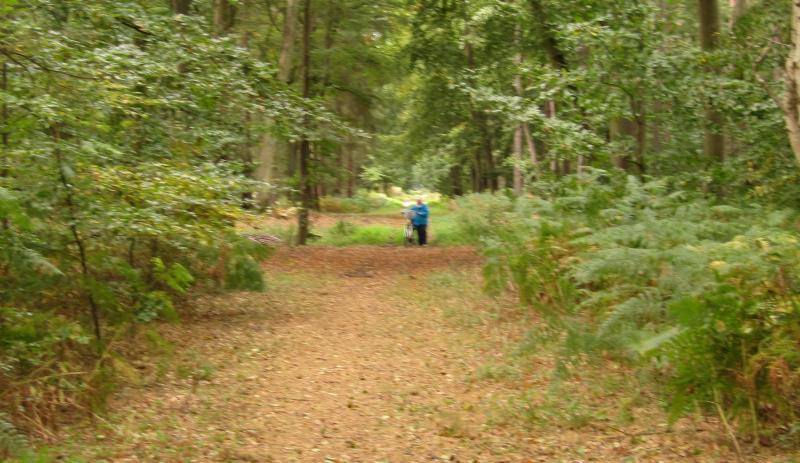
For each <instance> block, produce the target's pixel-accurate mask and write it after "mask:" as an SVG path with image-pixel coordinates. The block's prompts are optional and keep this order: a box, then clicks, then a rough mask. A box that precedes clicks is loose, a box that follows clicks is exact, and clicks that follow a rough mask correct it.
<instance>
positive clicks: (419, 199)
mask: <svg viewBox="0 0 800 463" xmlns="http://www.w3.org/2000/svg"><path fill="white" fill-rule="evenodd" d="M417 204H419V205H422V196H419V197H417Z"/></svg>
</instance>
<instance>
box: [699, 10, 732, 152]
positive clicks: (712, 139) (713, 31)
mask: <svg viewBox="0 0 800 463" xmlns="http://www.w3.org/2000/svg"><path fill="white" fill-rule="evenodd" d="M698 2H699V7H700V8H699V10H700V46H701V47H702V48H703V50H705V51H708V52H711V51H714V50H716V49H717V47H718V46H719V33H720V19H719V3H718V0H698ZM706 124H707V125H708V126H707V127H706V130H705V136H704V141H703V153H704V154H705V156H706V158H708V159H712V160H716V161H722V160H724V159H725V137H724V136H723V134H722V132H721V130H722V115H721V114H719V113H718V112H717V111H714V110H713V109H708V110H707V111H706Z"/></svg>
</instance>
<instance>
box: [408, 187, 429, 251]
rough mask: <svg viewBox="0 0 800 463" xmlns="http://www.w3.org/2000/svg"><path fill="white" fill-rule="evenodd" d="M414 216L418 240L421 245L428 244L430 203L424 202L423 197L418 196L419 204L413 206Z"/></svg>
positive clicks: (413, 222)
mask: <svg viewBox="0 0 800 463" xmlns="http://www.w3.org/2000/svg"><path fill="white" fill-rule="evenodd" d="M411 211H413V212H414V217H413V218H412V219H411V223H412V224H413V225H414V230H416V231H417V242H418V243H419V245H420V246H427V245H428V205H427V204H425V203H423V202H422V198H417V204H416V205H414V206H411Z"/></svg>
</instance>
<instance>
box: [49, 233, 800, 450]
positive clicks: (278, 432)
mask: <svg viewBox="0 0 800 463" xmlns="http://www.w3.org/2000/svg"><path fill="white" fill-rule="evenodd" d="M264 265H265V269H266V271H267V275H268V284H269V289H268V290H267V291H266V292H264V293H236V294H220V295H211V296H205V297H203V298H201V299H200V300H199V301H197V302H196V304H195V305H196V306H195V308H194V309H193V311H192V314H191V315H190V316H187V317H185V318H184V320H183V321H182V323H180V324H165V325H164V326H162V327H160V328H159V332H160V335H158V336H155V335H152V337H153V343H154V344H161V345H163V349H164V351H165V352H167V354H166V355H163V357H165V359H164V360H157V359H156V357H153V358H150V357H143V358H140V359H139V361H138V362H139V363H136V362H134V365H135V366H136V367H137V368H138V369H139V370H141V371H142V372H143V373H140V375H141V377H140V378H139V379H138V380H136V381H134V382H136V383H138V384H137V385H129V386H127V387H124V388H122V389H121V390H120V391H119V392H118V393H116V394H114V395H113V397H112V399H111V403H110V404H109V410H110V412H109V413H108V414H107V415H106V416H105V417H104V418H103V419H102V420H100V421H98V422H96V423H95V424H94V425H84V426H74V427H70V428H66V429H64V430H62V433H61V436H60V437H61V438H62V442H68V443H67V444H63V445H62V446H61V447H60V449H59V450H60V451H62V452H63V453H64V454H72V455H80V456H81V458H83V459H85V461H91V462H100V461H110V462H190V461H192V462H279V463H283V462H287V463H288V462H339V463H344V462H369V463H378V462H398V463H399V462H442V461H448V462H487V463H491V462H509V463H512V462H513V463H516V462H562V461H563V462H581V461H599V462H622V461H629V462H657V461H674V462H686V461H708V462H712V461H713V462H733V461H735V460H736V459H735V455H734V453H733V452H732V450H731V447H730V445H729V443H728V442H727V440H726V439H725V435H724V433H723V432H722V431H721V430H720V428H719V426H718V425H717V424H716V423H715V422H713V420H708V419H702V418H693V419H687V420H683V421H681V422H679V423H678V424H677V425H675V426H673V427H672V428H669V429H668V428H667V427H666V426H665V425H664V423H665V421H666V420H665V418H664V416H663V413H662V412H661V411H660V408H659V407H658V406H655V405H653V403H652V402H653V399H651V398H650V397H649V395H648V394H647V392H646V391H644V390H642V391H641V392H640V393H639V394H631V393H630V391H629V390H628V392H626V393H625V394H622V389H624V388H630V387H635V386H632V385H635V384H636V381H637V380H636V379H635V378H631V377H630V376H631V375H629V374H627V372H625V370H624V369H623V368H622V367H620V366H619V365H617V364H615V363H614V362H613V361H611V360H608V361H607V362H605V363H603V364H602V365H590V364H588V363H586V364H585V365H583V366H582V367H581V368H579V369H577V370H575V371H573V374H572V375H571V376H569V377H568V378H566V379H563V380H561V381H558V383H559V384H555V383H554V381H555V380H554V376H553V367H554V365H555V362H556V360H555V359H556V356H557V355H556V351H557V349H556V348H555V347H554V346H555V344H556V343H551V342H548V341H547V339H548V338H549V337H552V336H550V335H548V334H547V330H545V329H538V330H537V329H536V328H535V326H536V318H535V316H534V315H532V314H530V313H526V312H525V311H522V310H520V309H519V308H517V307H516V306H515V305H514V304H513V302H512V301H503V300H500V301H497V300H493V299H490V298H487V297H486V296H484V295H482V293H481V291H480V267H479V258H478V256H477V255H476V254H475V253H474V251H473V250H472V249H471V248H469V247H429V248H402V247H375V246H353V247H342V248H330V247H322V246H313V247H306V248H290V247H283V248H280V249H278V251H277V252H276V253H275V255H273V256H272V257H270V258H269V259H268V260H267V261H266V262H265V264H264ZM532 327H534V329H533V330H532V329H531V328H532ZM143 335H146V333H144V334H143ZM537 336H538V338H537ZM525 346H527V347H525ZM632 395H636V397H635V398H634V399H631V396H632ZM743 445H744V444H743ZM745 447H746V446H745ZM767 453H768V452H767ZM759 455H761V456H758V457H752V458H748V461H787V462H788V461H793V460H791V459H788V458H785V457H784V458H777V457H770V456H768V455H766V454H765V453H764V451H761V452H760V453H759Z"/></svg>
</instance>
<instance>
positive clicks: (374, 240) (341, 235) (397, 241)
mask: <svg viewBox="0 0 800 463" xmlns="http://www.w3.org/2000/svg"><path fill="white" fill-rule="evenodd" d="M321 235H322V238H320V239H319V240H316V241H315V242H314V244H318V245H323V246H353V245H377V246H389V245H402V243H403V230H402V229H398V228H397V227H391V226H388V225H354V224H352V223H350V222H344V221H339V222H337V224H336V225H334V226H333V227H330V228H328V229H323V230H322V231H321Z"/></svg>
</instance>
